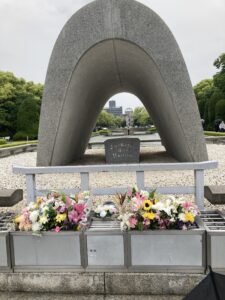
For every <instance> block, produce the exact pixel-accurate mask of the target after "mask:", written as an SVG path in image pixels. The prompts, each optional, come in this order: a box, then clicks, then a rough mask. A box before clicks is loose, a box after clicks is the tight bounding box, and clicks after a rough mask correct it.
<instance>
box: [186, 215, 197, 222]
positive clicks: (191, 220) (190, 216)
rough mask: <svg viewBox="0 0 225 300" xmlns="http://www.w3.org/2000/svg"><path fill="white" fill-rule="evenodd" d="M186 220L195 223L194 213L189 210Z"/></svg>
mask: <svg viewBox="0 0 225 300" xmlns="http://www.w3.org/2000/svg"><path fill="white" fill-rule="evenodd" d="M185 220H186V221H187V222H191V223H194V220H195V217H194V216H193V214H192V213H190V212H188V213H186V214H185Z"/></svg>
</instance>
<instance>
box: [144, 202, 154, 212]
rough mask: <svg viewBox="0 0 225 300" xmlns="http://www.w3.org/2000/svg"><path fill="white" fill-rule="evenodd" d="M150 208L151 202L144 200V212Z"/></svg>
mask: <svg viewBox="0 0 225 300" xmlns="http://www.w3.org/2000/svg"><path fill="white" fill-rule="evenodd" d="M151 207H152V201H150V200H145V201H144V203H143V208H144V210H146V211H149V210H150V209H151Z"/></svg>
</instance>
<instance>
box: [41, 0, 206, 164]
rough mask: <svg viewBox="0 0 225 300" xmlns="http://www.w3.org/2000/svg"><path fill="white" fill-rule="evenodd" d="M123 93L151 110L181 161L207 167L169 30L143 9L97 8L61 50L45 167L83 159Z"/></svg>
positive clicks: (74, 21) (47, 107)
mask: <svg viewBox="0 0 225 300" xmlns="http://www.w3.org/2000/svg"><path fill="white" fill-rule="evenodd" d="M119 92H130V93H133V94H135V95H136V96H137V97H138V98H139V99H140V100H141V101H142V102H143V104H144V105H145V107H146V108H147V110H148V111H149V112H150V114H151V116H152V118H153V120H154V123H155V125H156V127H157V129H158V132H159V134H160V136H161V139H162V141H163V144H164V146H165V147H166V149H167V151H168V152H169V153H170V154H171V155H172V156H173V157H175V158H176V159H177V160H179V161H202V160H207V151H206V146H205V141H204V137H203V132H202V127H201V122H200V116H199V112H198V107H197V103H196V100H195V96H194V93H193V90H192V85H191V82H190V78H189V75H188V71H187V68H186V65H185V63H184V60H183V57H182V54H181V52H180V49H179V47H178V45H177V43H176V41H175V39H174V37H173V35H172V33H171V32H170V30H169V29H168V27H167V26H166V25H165V23H164V22H163V21H162V20H161V19H160V17H159V16H158V15H157V14H156V13H154V12H153V11H152V10H150V9H149V8H147V7H145V6H144V5H142V4H140V3H138V2H136V1H133V0H97V1H94V2H92V3H90V4H89V5H87V6H85V7H83V8H82V9H81V10H79V11H78V12H77V13H76V14H74V15H73V16H72V17H71V19H70V20H69V21H68V22H67V24H66V25H65V26H64V28H63V30H62V31H61V33H60V35H59V37H58V39H57V41H56V44H55V47H54V49H53V52H52V55H51V59H50V62H49V66H48V72H47V77H46V82H45V90H44V96H43V101H42V108H41V117H40V127H39V144H38V157H37V164H38V165H43V166H47V165H65V164H69V163H71V162H73V161H75V160H76V159H78V158H80V157H81V156H82V154H83V153H84V151H85V148H86V146H87V143H88V140H89V137H90V135H91V132H92V129H93V127H94V125H95V122H96V119H97V116H98V114H99V113H100V111H101V110H102V108H103V106H104V104H105V103H106V101H107V100H108V99H109V98H110V97H111V96H113V95H114V94H116V93H119Z"/></svg>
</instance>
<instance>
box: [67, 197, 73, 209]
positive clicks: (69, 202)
mask: <svg viewBox="0 0 225 300" xmlns="http://www.w3.org/2000/svg"><path fill="white" fill-rule="evenodd" d="M71 203H72V200H71V199H70V197H68V196H67V197H66V205H67V207H68V206H70V205H71Z"/></svg>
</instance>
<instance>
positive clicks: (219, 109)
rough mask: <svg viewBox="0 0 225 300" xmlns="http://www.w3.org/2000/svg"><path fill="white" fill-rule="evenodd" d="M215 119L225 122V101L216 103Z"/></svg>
mask: <svg viewBox="0 0 225 300" xmlns="http://www.w3.org/2000/svg"><path fill="white" fill-rule="evenodd" d="M215 119H221V120H225V99H223V100H219V101H218V102H217V103H216V107H215Z"/></svg>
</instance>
